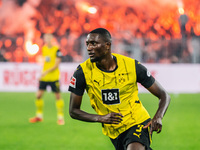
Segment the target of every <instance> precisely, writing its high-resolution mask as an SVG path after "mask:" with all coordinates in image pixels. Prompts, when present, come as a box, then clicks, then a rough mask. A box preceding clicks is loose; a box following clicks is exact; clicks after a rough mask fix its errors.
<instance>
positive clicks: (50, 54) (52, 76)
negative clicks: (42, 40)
mask: <svg viewBox="0 0 200 150" xmlns="http://www.w3.org/2000/svg"><path fill="white" fill-rule="evenodd" d="M58 51H59V49H58V47H57V46H52V47H51V48H49V47H48V46H46V45H44V46H43V47H42V56H43V57H44V59H45V60H44V65H43V70H42V72H44V71H46V70H48V69H50V68H52V67H53V66H54V65H55V62H56V57H58V55H57V53H58ZM59 76H60V71H59V68H57V69H55V70H54V71H52V72H50V73H48V74H47V75H46V76H44V77H42V78H41V79H40V80H41V81H45V82H52V81H57V80H59Z"/></svg>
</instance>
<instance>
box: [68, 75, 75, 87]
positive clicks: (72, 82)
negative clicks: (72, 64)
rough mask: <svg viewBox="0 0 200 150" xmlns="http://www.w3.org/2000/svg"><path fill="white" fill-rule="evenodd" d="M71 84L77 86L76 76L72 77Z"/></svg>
mask: <svg viewBox="0 0 200 150" xmlns="http://www.w3.org/2000/svg"><path fill="white" fill-rule="evenodd" d="M69 86H71V87H73V88H76V78H75V77H72V78H71V81H70V84H69Z"/></svg>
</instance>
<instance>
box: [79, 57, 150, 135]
mask: <svg viewBox="0 0 200 150" xmlns="http://www.w3.org/2000/svg"><path fill="white" fill-rule="evenodd" d="M112 55H113V56H115V57H116V59H117V66H118V67H117V68H116V69H115V70H114V71H111V72H105V71H102V70H100V69H99V68H97V66H96V63H91V61H90V59H88V60H86V61H85V62H84V63H82V64H80V66H81V67H82V70H83V73H84V76H85V80H86V91H87V93H88V95H89V97H90V102H91V106H92V107H93V108H94V110H95V111H96V112H97V113H98V114H99V115H106V114H108V113H111V112H115V113H121V114H122V115H123V116H124V117H123V121H122V122H121V123H120V124H117V125H115V124H103V133H104V134H105V135H107V136H109V137H110V138H113V139H114V138H116V137H117V136H118V135H119V134H121V133H122V132H124V131H126V130H127V129H129V128H130V127H132V126H134V125H136V124H139V123H142V122H144V121H145V120H147V119H149V118H150V116H149V114H148V112H147V111H146V109H145V108H144V107H143V105H142V103H141V101H140V100H139V97H138V87H137V77H136V68H135V60H134V59H132V58H129V57H125V56H123V55H119V54H112Z"/></svg>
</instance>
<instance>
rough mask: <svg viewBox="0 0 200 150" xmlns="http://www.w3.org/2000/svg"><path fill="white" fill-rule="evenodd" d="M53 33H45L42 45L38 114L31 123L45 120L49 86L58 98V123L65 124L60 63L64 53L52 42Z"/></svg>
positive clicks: (37, 103) (37, 96)
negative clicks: (44, 98) (44, 110)
mask: <svg viewBox="0 0 200 150" xmlns="http://www.w3.org/2000/svg"><path fill="white" fill-rule="evenodd" d="M53 38H54V37H53V35H52V34H49V33H47V34H44V43H45V44H44V46H43V47H42V56H43V57H44V64H43V70H42V73H41V77H40V79H39V89H38V91H37V93H36V101H35V105H36V116H35V117H33V118H30V119H29V121H30V122H31V123H36V122H41V121H43V106H44V101H43V99H42V96H43V94H44V92H45V90H46V88H47V86H50V87H51V90H52V91H53V92H54V93H55V98H56V108H57V118H58V121H57V123H58V125H64V124H65V121H64V111H63V109H64V100H63V99H62V98H61V94H60V84H59V76H60V71H59V64H60V62H61V59H62V53H61V52H60V50H59V47H58V46H54V45H53V44H52V39H53Z"/></svg>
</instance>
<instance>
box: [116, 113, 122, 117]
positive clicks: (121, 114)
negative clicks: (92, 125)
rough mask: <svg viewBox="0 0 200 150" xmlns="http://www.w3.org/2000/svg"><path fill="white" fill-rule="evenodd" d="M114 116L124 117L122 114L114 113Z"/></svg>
mask: <svg viewBox="0 0 200 150" xmlns="http://www.w3.org/2000/svg"><path fill="white" fill-rule="evenodd" d="M113 115H114V116H120V117H124V116H123V115H122V114H121V113H114V114H113Z"/></svg>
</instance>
